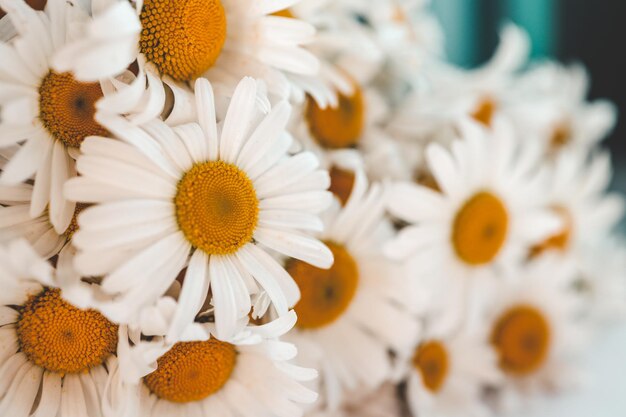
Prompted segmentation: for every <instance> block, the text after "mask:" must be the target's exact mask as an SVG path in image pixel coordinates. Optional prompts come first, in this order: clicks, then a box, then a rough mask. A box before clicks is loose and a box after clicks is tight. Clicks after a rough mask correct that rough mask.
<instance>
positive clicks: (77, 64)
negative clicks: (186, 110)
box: [55, 0, 319, 98]
mask: <svg viewBox="0 0 626 417" xmlns="http://www.w3.org/2000/svg"><path fill="white" fill-rule="evenodd" d="M297 1H298V0H290V1H287V2H285V1H278V0H272V1H266V2H259V3H253V4H250V3H247V2H245V1H241V0H211V1H208V2H207V1H204V0H202V1H200V0H194V1H182V0H144V1H135V2H133V5H134V9H133V8H131V7H128V4H124V2H120V1H116V0H108V1H107V2H105V3H104V4H105V5H106V6H108V7H100V8H99V10H95V11H94V13H93V16H94V18H93V21H92V22H91V24H90V25H89V27H88V30H87V33H86V36H85V37H84V38H83V39H81V40H79V41H77V42H74V43H73V44H71V45H68V47H67V48H65V49H64V51H63V54H62V55H61V56H60V57H59V58H58V59H57V60H56V61H55V62H56V65H57V66H58V67H59V68H64V69H66V70H69V69H72V70H74V71H75V72H76V73H77V74H78V75H79V76H80V77H81V78H82V79H87V80H93V79H99V78H103V77H105V76H115V75H117V74H119V73H121V72H122V71H123V70H124V69H126V67H127V66H128V65H129V64H130V63H131V62H132V61H134V60H135V59H137V58H138V57H139V56H143V57H144V58H145V60H146V61H147V62H150V63H152V64H154V66H156V68H157V69H158V72H159V73H160V74H161V75H162V76H168V77H170V78H172V79H174V80H176V81H183V82H185V81H193V80H194V79H196V78H198V77H206V78H208V79H209V80H211V82H213V83H217V84H223V85H226V86H229V87H230V88H231V89H234V87H235V86H236V85H237V83H238V82H239V80H240V79H241V78H242V77H244V76H253V77H256V78H259V79H263V80H264V81H265V82H266V84H267V85H268V88H269V91H270V92H271V93H272V94H273V95H275V96H277V97H279V98H288V97H289V95H290V94H291V93H292V92H291V89H292V84H291V82H290V79H289V77H290V75H291V74H294V75H296V76H297V75H299V74H303V75H315V74H317V72H318V70H319V62H318V60H317V58H316V57H315V56H314V55H313V54H311V53H310V52H308V51H306V50H305V49H303V48H302V47H301V46H302V45H303V44H306V43H308V42H310V41H311V40H312V39H313V37H314V34H315V30H314V28H313V27H312V26H311V25H309V24H307V23H305V22H302V21H300V20H298V19H292V18H285V17H281V16H274V15H272V13H274V12H277V11H280V10H282V9H284V8H285V7H289V6H291V5H292V4H294V3H296V2H297ZM107 23H108V24H107ZM112 25H113V26H112ZM112 27H114V28H115V29H116V30H111V28H112ZM118 51H121V52H118ZM103 54H105V55H106V56H107V57H108V58H109V59H108V62H107V63H106V64H105V65H101V64H99V62H100V59H99V58H100V57H101V56H102V55H103Z"/></svg>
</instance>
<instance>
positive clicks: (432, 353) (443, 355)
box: [413, 340, 449, 392]
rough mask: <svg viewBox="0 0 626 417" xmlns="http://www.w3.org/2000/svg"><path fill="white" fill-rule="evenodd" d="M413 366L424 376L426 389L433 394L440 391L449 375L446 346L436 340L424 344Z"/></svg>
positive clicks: (420, 347) (418, 350)
mask: <svg viewBox="0 0 626 417" xmlns="http://www.w3.org/2000/svg"><path fill="white" fill-rule="evenodd" d="M413 366H414V367H415V369H417V370H418V371H419V373H420V374H421V375H422V381H423V383H424V385H425V386H426V388H428V389H429V390H430V391H432V392H437V391H439V390H440V389H441V387H442V386H443V384H444V382H445V381H446V376H447V375H448V367H449V361H448V352H447V350H446V348H445V346H444V345H443V344H442V343H441V342H439V341H436V340H430V341H428V342H425V343H422V344H421V345H419V346H418V348H417V350H416V351H415V354H414V355H413Z"/></svg>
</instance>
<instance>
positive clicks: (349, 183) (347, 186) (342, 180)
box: [328, 166, 354, 206]
mask: <svg viewBox="0 0 626 417" xmlns="http://www.w3.org/2000/svg"><path fill="white" fill-rule="evenodd" d="M329 174H330V187H329V188H328V191H330V192H331V193H333V194H335V195H336V196H337V198H339V201H341V205H342V206H345V205H346V202H347V201H348V198H350V194H351V193H352V187H353V186H354V172H352V171H348V170H346V169H341V168H337V167H336V166H333V167H332V168H331V169H330V171H329Z"/></svg>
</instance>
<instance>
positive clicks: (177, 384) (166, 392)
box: [144, 339, 237, 403]
mask: <svg viewBox="0 0 626 417" xmlns="http://www.w3.org/2000/svg"><path fill="white" fill-rule="evenodd" d="M236 362H237V351H236V350H235V347H234V346H233V345H231V344H230V343H226V342H221V341H219V340H217V339H209V340H207V341H205V342H181V343H176V344H175V345H174V346H173V347H172V348H171V349H170V350H169V351H167V353H165V354H164V355H163V356H161V357H160V358H159V359H158V360H157V369H156V371H154V372H152V373H151V374H149V375H147V376H146V377H145V378H144V383H145V384H146V386H147V387H148V389H149V390H150V391H151V392H152V393H154V394H155V395H156V396H157V397H159V398H162V399H164V400H168V401H171V402H175V403H186V402H192V401H200V400H202V399H204V398H206V397H208V396H209V395H211V394H214V393H216V392H217V391H219V390H220V389H221V388H222V387H223V386H224V384H226V382H227V381H228V379H229V378H230V375H231V374H232V372H233V369H235V364H236Z"/></svg>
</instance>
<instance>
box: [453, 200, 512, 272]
mask: <svg viewBox="0 0 626 417" xmlns="http://www.w3.org/2000/svg"><path fill="white" fill-rule="evenodd" d="M508 223H509V216H508V214H507V211H506V207H505V206H504V204H503V203H502V201H500V199H499V198H498V197H496V196H495V195H493V194H491V193H489V192H486V191H482V192H479V193H477V194H475V195H474V196H473V197H471V198H470V199H469V200H468V201H467V202H465V204H464V205H463V207H461V209H460V210H459V211H458V213H457V214H456V218H455V219H454V225H453V227H452V244H453V246H454V250H455V252H456V254H457V255H458V257H459V258H461V260H463V261H464V262H465V263H468V264H470V265H482V264H486V263H489V262H490V261H491V260H492V259H493V258H494V257H495V256H496V255H497V254H498V252H499V251H500V249H501V248H502V245H503V244H504V241H505V239H506V236H507V231H508V226H509V224H508Z"/></svg>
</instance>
